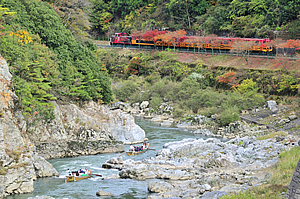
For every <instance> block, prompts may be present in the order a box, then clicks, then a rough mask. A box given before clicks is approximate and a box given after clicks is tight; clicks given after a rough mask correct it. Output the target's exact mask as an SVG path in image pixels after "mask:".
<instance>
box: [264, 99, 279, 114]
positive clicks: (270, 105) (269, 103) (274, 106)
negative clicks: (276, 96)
mask: <svg viewBox="0 0 300 199" xmlns="http://www.w3.org/2000/svg"><path fill="white" fill-rule="evenodd" d="M265 108H268V109H270V110H271V111H272V112H273V113H276V112H277V111H278V108H277V103H276V101H274V100H269V101H267V102H266V104H265Z"/></svg>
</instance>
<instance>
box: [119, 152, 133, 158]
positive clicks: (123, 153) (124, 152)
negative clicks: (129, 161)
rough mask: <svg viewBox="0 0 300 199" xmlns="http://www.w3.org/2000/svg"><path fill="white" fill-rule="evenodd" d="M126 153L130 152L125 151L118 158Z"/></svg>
mask: <svg viewBox="0 0 300 199" xmlns="http://www.w3.org/2000/svg"><path fill="white" fill-rule="evenodd" d="M127 152H130V151H125V152H123V153H121V154H120V155H119V157H120V156H121V155H123V154H124V153H127Z"/></svg>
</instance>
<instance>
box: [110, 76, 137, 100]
mask: <svg viewBox="0 0 300 199" xmlns="http://www.w3.org/2000/svg"><path fill="white" fill-rule="evenodd" d="M137 90H138V85H137V84H136V83H134V82H132V81H130V80H125V81H122V82H119V83H116V85H115V86H114V87H113V92H114V93H115V95H116V98H117V99H118V100H120V101H123V102H126V101H128V100H129V98H130V96H132V95H133V94H134V93H135V92H136V91H137Z"/></svg>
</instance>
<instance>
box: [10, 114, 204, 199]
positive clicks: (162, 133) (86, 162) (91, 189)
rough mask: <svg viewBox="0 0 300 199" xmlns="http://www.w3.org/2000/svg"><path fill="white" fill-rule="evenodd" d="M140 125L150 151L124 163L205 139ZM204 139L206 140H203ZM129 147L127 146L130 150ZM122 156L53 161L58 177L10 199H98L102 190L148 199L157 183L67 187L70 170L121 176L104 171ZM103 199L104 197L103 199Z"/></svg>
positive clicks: (97, 182)
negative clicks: (41, 198)
mask: <svg viewBox="0 0 300 199" xmlns="http://www.w3.org/2000/svg"><path fill="white" fill-rule="evenodd" d="M135 122H136V124H138V125H139V126H140V127H141V128H142V129H144V131H145V132H146V137H147V138H148V139H149V142H150V149H155V150H148V151H147V152H145V153H143V154H140V155H137V156H127V155H126V154H123V155H122V158H123V160H126V159H133V160H135V161H136V160H142V159H145V158H150V157H155V155H156V151H158V150H159V149H161V148H162V146H163V145H164V144H165V143H167V142H173V141H178V140H182V139H184V138H200V137H202V136H200V135H195V134H193V133H192V131H191V130H187V129H180V128H176V127H162V126H159V124H158V123H154V122H150V121H148V120H144V119H141V118H135ZM202 138H203V137H202ZM128 148H129V146H125V149H126V150H127V149H128ZM119 155H120V153H109V154H98V155H90V156H80V157H75V158H60V159H52V160H49V162H50V163H51V164H52V165H53V166H54V167H55V169H56V170H57V171H58V172H59V177H49V178H39V179H38V180H37V181H35V182H34V192H32V193H29V194H20V195H12V196H8V197H7V199H25V198H26V199H27V198H28V197H34V196H37V195H39V196H42V195H47V196H52V197H54V198H64V199H66V198H69V199H90V198H91V199H93V198H95V199H96V198H97V199H99V197H98V196H96V192H97V191H98V190H103V191H106V192H110V193H113V194H114V195H113V196H110V197H104V198H128V199H129V198H147V197H148V195H149V193H148V190H147V188H148V183H149V182H150V181H152V180H155V179H149V180H146V181H137V180H132V179H108V180H102V177H97V176H95V177H92V178H89V179H85V180H81V181H77V182H67V183H65V179H64V174H65V171H66V170H67V169H70V170H78V169H80V168H81V169H85V168H88V169H91V170H92V173H93V174H101V175H102V176H103V177H107V176H110V175H113V174H118V173H119V171H118V170H114V169H103V168H102V164H103V163H105V161H106V160H109V159H111V158H112V157H118V156H119ZM102 198H103V197H102Z"/></svg>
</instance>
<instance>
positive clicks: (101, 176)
mask: <svg viewBox="0 0 300 199" xmlns="http://www.w3.org/2000/svg"><path fill="white" fill-rule="evenodd" d="M92 175H95V176H99V177H102V175H100V174H95V173H92Z"/></svg>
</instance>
